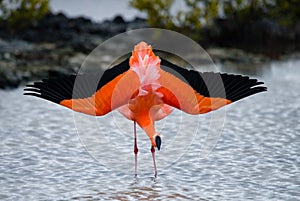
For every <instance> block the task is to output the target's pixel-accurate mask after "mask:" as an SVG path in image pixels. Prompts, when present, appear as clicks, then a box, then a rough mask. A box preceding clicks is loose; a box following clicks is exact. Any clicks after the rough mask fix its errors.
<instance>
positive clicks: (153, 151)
mask: <svg viewBox="0 0 300 201" xmlns="http://www.w3.org/2000/svg"><path fill="white" fill-rule="evenodd" d="M151 153H152V158H153V165H154V177H156V176H157V169H156V163H155V149H154V147H153V146H151Z"/></svg>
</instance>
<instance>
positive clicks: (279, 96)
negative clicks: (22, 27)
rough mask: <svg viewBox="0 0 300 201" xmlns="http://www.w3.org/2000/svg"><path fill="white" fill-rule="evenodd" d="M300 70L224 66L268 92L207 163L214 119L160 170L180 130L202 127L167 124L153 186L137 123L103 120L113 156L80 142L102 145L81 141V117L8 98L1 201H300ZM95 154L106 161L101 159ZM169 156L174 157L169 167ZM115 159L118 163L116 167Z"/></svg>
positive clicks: (248, 107) (234, 122)
mask: <svg viewBox="0 0 300 201" xmlns="http://www.w3.org/2000/svg"><path fill="white" fill-rule="evenodd" d="M299 66H300V60H293V59H291V60H288V61H283V62H272V63H269V64H266V65H265V66H263V67H261V66H260V67H257V68H252V70H251V69H250V70H249V69H248V68H245V67H243V68H242V67H239V66H233V67H232V66H231V68H229V67H226V66H223V67H220V70H222V71H229V72H235V73H246V74H248V75H251V76H254V77H258V78H259V79H261V80H263V81H265V83H266V85H267V86H268V89H269V91H268V92H267V93H264V94H258V95H255V96H252V97H251V98H247V99H245V100H242V101H239V102H237V103H235V104H232V105H230V106H227V107H226V108H227V109H226V121H225V124H224V127H223V131H222V135H221V136H220V138H219V141H218V143H217V144H216V146H215V148H214V149H213V150H212V152H211V153H210V154H209V155H208V156H207V157H206V158H204V159H200V157H199V155H200V151H201V146H202V143H203V138H204V137H205V135H203V133H204V134H205V133H207V130H208V123H209V122H210V120H211V117H212V116H211V114H207V115H202V116H200V117H199V122H200V126H199V130H200V132H198V133H197V135H196V136H193V138H192V139H191V140H193V141H189V142H190V143H191V144H187V145H188V146H187V148H186V149H185V150H179V151H178V150H176V148H174V151H173V152H174V155H176V156H178V157H174V160H173V159H172V161H169V162H167V163H168V164H167V165H166V166H165V165H164V167H162V166H160V161H161V163H163V161H165V158H168V157H170V158H172V157H173V155H172V151H170V149H171V148H172V146H171V147H168V144H169V143H173V144H174V145H176V143H177V144H178V142H172V140H171V141H170V140H169V139H173V137H174V136H173V135H172V133H173V131H174V132H175V133H176V130H178V128H177V126H178V125H177V122H178V121H179V122H181V124H180V125H181V126H183V127H182V128H183V130H184V129H186V130H188V129H189V128H192V127H193V122H191V121H190V120H188V118H187V116H185V115H184V114H181V113H179V112H175V113H174V114H173V115H171V116H170V117H168V118H167V119H166V120H165V121H163V122H162V123H158V124H157V127H158V129H159V131H160V132H161V134H162V135H163V139H162V140H163V144H162V150H161V151H159V152H156V153H157V156H158V158H157V163H158V164H157V165H158V171H159V175H158V177H157V178H154V177H153V167H152V165H151V164H152V161H151V154H150V150H149V148H150V147H149V146H150V143H149V142H148V141H147V139H146V138H145V134H144V133H142V132H141V131H140V130H138V137H139V148H140V150H141V153H140V154H139V161H140V162H142V161H149V164H150V165H149V167H147V166H145V167H143V164H140V166H141V168H139V175H138V178H134V177H133V166H132V164H133V150H132V148H133V146H132V144H131V143H130V142H132V136H131V135H132V133H131V130H126V129H132V124H131V123H130V122H128V121H127V120H125V119H121V118H119V116H118V115H117V114H114V115H112V116H107V117H104V118H97V123H98V127H99V130H97V131H96V132H95V133H100V134H103V133H104V134H105V133H110V138H109V139H110V140H111V142H110V143H111V145H112V146H108V147H110V148H112V147H113V146H115V145H117V146H116V148H115V151H114V150H113V151H112V150H111V149H106V148H104V147H100V146H99V147H97V146H96V147H93V146H92V145H88V146H87V145H86V144H83V143H81V142H85V140H86V139H88V137H91V136H92V137H94V138H93V139H95V136H93V135H91V136H89V135H88V134H87V135H86V137H87V138H85V139H82V138H84V136H83V135H82V134H80V133H79V136H80V137H81V138H79V137H78V135H77V130H76V128H75V124H74V116H73V112H72V111H69V110H68V109H65V108H62V107H60V106H57V105H55V104H52V103H50V102H47V101H43V100H39V99H37V98H34V97H25V96H22V88H19V89H17V90H12V91H0V96H1V99H0V124H1V126H0V186H1V187H0V199H1V200H5V199H7V200H20V199H23V200H72V199H73V200H108V199H114V200H166V199H168V200H174V199H176V200H187V199H192V200H298V199H299V197H300V194H299V192H300V170H299V167H300V157H299V153H300V140H299V138H300V124H299V123H300V122H299V121H300V101H299V98H300V90H299V86H300V79H299V78H300V68H299ZM179 117H180V118H179ZM178 119H179V120H178ZM174 122H176V123H174ZM180 125H179V126H180ZM76 126H78V125H76ZM130 126H131V127H130ZM88 128H89V126H88V124H87V131H86V133H91V132H93V131H89V129H88ZM181 134H182V133H181ZM177 135H178V134H177ZM183 135H184V133H183ZM100 137H101V136H100ZM102 137H103V135H102ZM144 139H145V140H144ZM99 142H101V140H99ZM180 142H181V141H180ZM180 142H179V144H178V146H179V145H180ZM95 143H97V142H95ZM118 143H119V144H118ZM89 146H90V147H89ZM91 147H92V148H91ZM166 149H168V151H169V152H167V151H166ZM87 150H88V151H89V152H88V151H87ZM91 150H98V151H99V152H100V153H102V154H103V155H104V156H105V157H104V158H99V157H98V158H97V156H96V157H95V156H94V155H93V154H94V153H93V152H92V151H91ZM120 153H122V154H123V155H122V154H121V155H120ZM167 154H169V155H167ZM161 155H164V156H165V158H163V157H162V158H161V159H160V158H159V157H160V156H161ZM118 157H119V158H118ZM120 157H121V159H120ZM95 158H96V159H97V160H96V159H95ZM114 158H117V159H118V162H119V164H114V163H110V161H112V159H114ZM178 158H179V159H178ZM108 165H116V166H113V167H108Z"/></svg>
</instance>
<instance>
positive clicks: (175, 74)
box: [159, 58, 267, 114]
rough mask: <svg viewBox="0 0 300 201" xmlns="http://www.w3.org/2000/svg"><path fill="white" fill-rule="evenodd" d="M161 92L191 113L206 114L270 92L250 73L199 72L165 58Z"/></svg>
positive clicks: (169, 103)
mask: <svg viewBox="0 0 300 201" xmlns="http://www.w3.org/2000/svg"><path fill="white" fill-rule="evenodd" d="M161 65H162V66H161V68H162V70H161V77H160V84H161V85H162V86H161V87H160V88H159V92H161V93H162V94H163V101H164V102H165V103H166V104H168V105H170V106H173V107H175V108H177V109H180V110H182V111H184V112H187V113H189V114H200V113H206V112H209V111H212V110H216V109H218V108H220V107H222V106H225V105H227V104H230V103H232V102H235V101H237V100H240V99H242V98H245V97H247V96H250V95H253V94H256V93H259V92H263V91H266V90H267V88H266V87H264V86H261V85H262V84H263V82H259V81H257V80H256V79H250V78H249V77H247V76H242V75H232V74H226V73H223V74H222V73H214V72H203V73H201V72H197V71H194V70H187V69H184V68H181V67H179V66H177V65H175V64H173V63H171V62H169V61H167V60H165V59H162V58H161Z"/></svg>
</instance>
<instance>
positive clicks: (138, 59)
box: [129, 42, 160, 95]
mask: <svg viewBox="0 0 300 201" xmlns="http://www.w3.org/2000/svg"><path fill="white" fill-rule="evenodd" d="M129 65H130V69H131V70H133V71H135V72H136V73H137V75H138V77H139V79H140V90H139V91H140V93H139V95H145V94H147V93H148V91H147V90H145V89H144V87H145V86H152V89H153V91H155V90H156V89H157V88H158V87H159V86H160V85H159V83H158V78H159V76H160V75H159V69H160V59H159V57H158V56H156V55H155V54H154V53H153V51H152V47H151V45H147V43H145V42H140V43H139V44H137V45H136V46H135V47H134V50H133V51H132V56H131V57H130V61H129Z"/></svg>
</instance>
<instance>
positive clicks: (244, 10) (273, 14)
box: [130, 0, 300, 40]
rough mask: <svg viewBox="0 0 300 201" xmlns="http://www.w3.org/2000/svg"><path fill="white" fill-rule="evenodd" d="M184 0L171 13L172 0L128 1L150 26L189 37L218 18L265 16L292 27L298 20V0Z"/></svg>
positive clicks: (243, 21) (241, 20) (240, 19)
mask: <svg viewBox="0 0 300 201" xmlns="http://www.w3.org/2000/svg"><path fill="white" fill-rule="evenodd" d="M184 3H185V5H186V9H184V10H180V11H178V12H177V13H171V12H170V10H171V8H172V5H173V4H174V0H131V2H130V5H131V6H132V7H134V8H136V9H138V10H139V11H142V12H145V13H146V14H147V20H148V23H149V25H150V26H152V27H160V28H167V29H173V30H176V31H180V32H181V33H184V34H186V35H189V36H191V33H194V34H195V33H199V32H201V29H202V28H203V27H204V26H206V27H209V26H211V25H213V22H214V20H215V19H216V18H218V17H221V18H225V19H228V20H232V21H234V24H235V26H242V25H245V24H249V23H251V22H253V21H255V20H257V19H261V18H264V17H265V18H269V19H271V20H274V21H277V22H278V23H279V24H280V25H282V26H286V27H291V26H294V25H296V23H297V22H298V20H299V19H300V1H299V0H289V1H283V0H224V1H217V0H184ZM220 15H222V16H220ZM195 35H198V36H199V34H195ZM192 37H193V36H192ZM193 38H194V39H195V40H197V38H195V37H193Z"/></svg>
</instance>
